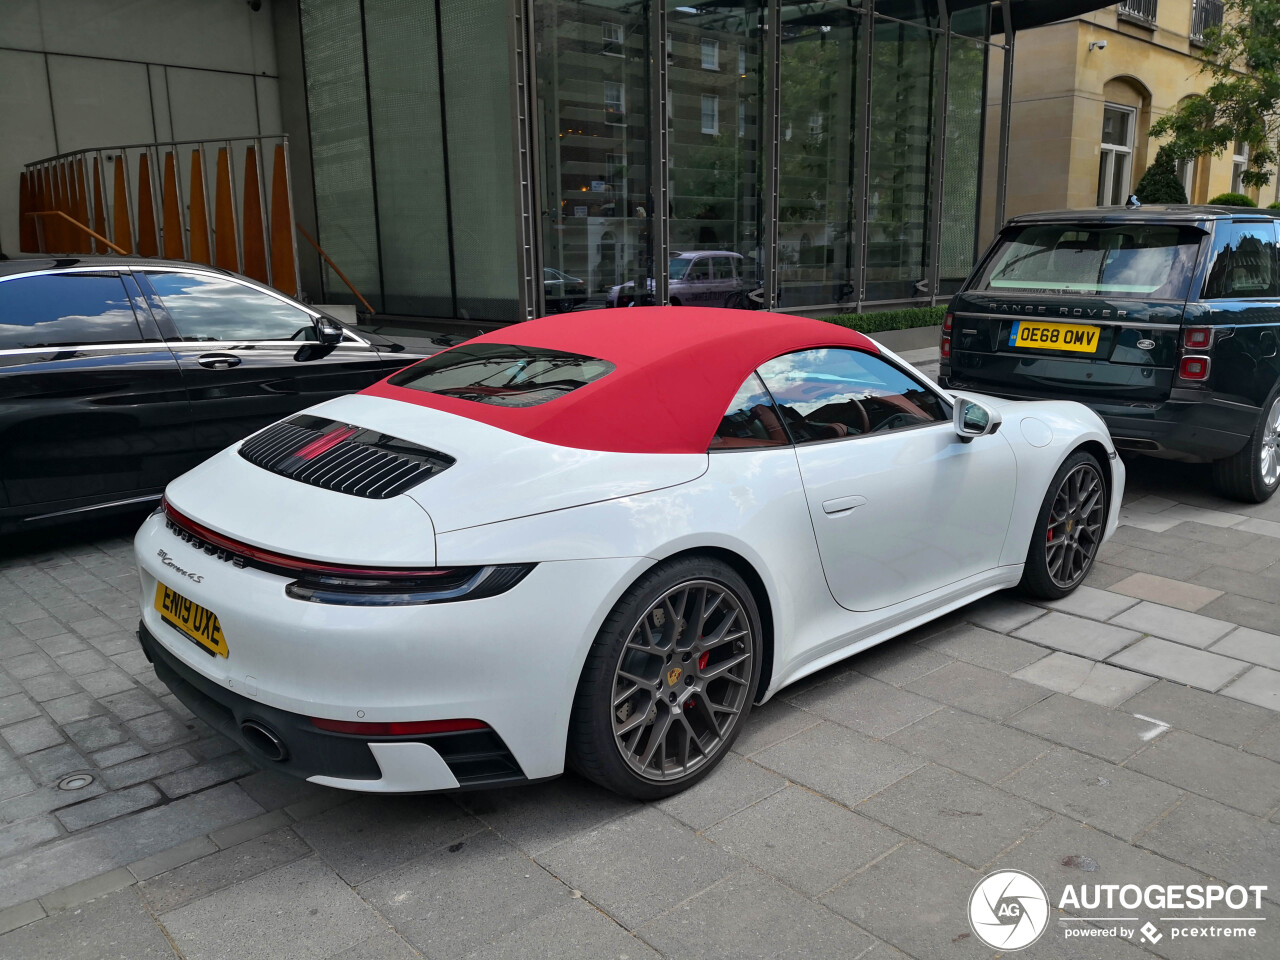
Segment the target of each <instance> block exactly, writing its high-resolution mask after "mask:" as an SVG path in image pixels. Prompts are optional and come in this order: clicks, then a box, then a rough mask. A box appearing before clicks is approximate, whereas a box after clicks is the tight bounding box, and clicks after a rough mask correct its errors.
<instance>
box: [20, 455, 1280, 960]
mask: <svg viewBox="0 0 1280 960" xmlns="http://www.w3.org/2000/svg"><path fill="white" fill-rule="evenodd" d="M1129 469H1130V474H1129V477H1130V481H1129V488H1128V491H1127V494H1126V498H1125V504H1124V508H1123V518H1124V519H1123V524H1124V525H1123V526H1122V527H1121V528H1120V532H1119V533H1118V535H1117V536H1116V537H1115V539H1114V540H1113V541H1112V542H1111V543H1109V544H1107V545H1106V547H1104V549H1103V551H1102V554H1101V556H1100V562H1099V563H1098V565H1097V567H1096V568H1095V571H1094V572H1093V574H1092V575H1091V576H1090V579H1089V581H1088V583H1087V585H1086V586H1084V587H1082V588H1081V589H1080V590H1079V591H1077V592H1076V593H1075V594H1073V595H1072V596H1071V597H1068V598H1066V599H1065V600H1062V601H1058V602H1055V603H1048V604H1042V603H1032V602H1028V601H1026V600H1024V599H1021V598H1019V597H1017V596H1014V595H1011V594H1001V595H997V596H994V597H991V598H988V599H986V600H983V601H981V602H979V603H975V604H973V605H971V606H969V607H967V608H965V609H963V610H960V611H957V612H956V613H954V614H951V615H949V616H947V617H945V618H943V619H942V620H939V621H936V622H934V623H932V624H929V625H927V626H925V627H922V628H920V629H917V630H915V631H913V632H911V633H910V634H908V635H906V636H903V637H901V638H898V639H896V640H893V641H890V642H889V643H886V644H884V645H881V646H880V647H877V648H874V649H872V650H870V651H867V652H866V653H864V654H861V655H859V656H857V657H854V658H852V659H850V660H847V661H845V662H843V663H840V664H837V665H835V666H833V667H831V668H829V669H827V670H825V671H823V672H822V673H820V674H818V675H816V676H814V677H811V678H808V679H807V680H805V681H804V682H802V683H799V684H797V685H795V686H794V687H792V688H790V689H787V690H784V691H782V692H781V693H780V694H779V695H778V696H777V697H776V698H775V699H774V700H773V701H771V702H770V703H768V704H766V705H765V706H764V707H762V708H759V709H758V710H757V711H756V712H755V713H754V714H753V716H752V717H751V719H750V721H749V723H748V724H747V727H746V729H745V731H744V733H743V735H742V737H741V738H740V739H739V741H738V742H737V744H735V750H734V752H733V753H732V754H731V755H730V756H729V757H728V758H727V759H726V761H725V763H724V764H723V765H722V766H721V768H720V769H719V770H717V771H716V773H715V774H714V775H713V776H712V777H710V778H709V779H708V780H706V781H705V782H703V783H702V784H699V785H698V786H696V787H694V788H693V789H691V790H689V791H687V792H686V793H684V794H681V795H680V796H677V797H674V798H671V799H669V800H666V801H663V802H661V803H657V804H650V805H642V804H636V803H632V802H629V801H625V800H621V799H619V798H618V797H615V796H613V795H610V794H607V793H605V792H604V791H601V790H599V789H597V788H595V787H593V786H591V785H589V784H587V783H584V782H583V781H581V780H579V779H577V778H575V777H573V776H566V777H564V778H561V779H560V780H557V781H553V782H550V783H544V784H538V785H534V786H531V787H527V788H522V789H513V790H505V791H489V792H477V793H467V794H461V795H457V796H451V797H409V798H379V797H363V796H354V795H350V794H345V793H342V792H338V791H332V790H328V789H325V788H321V787H315V786H313V785H310V784H306V783H302V782H298V781H294V780H291V779H288V778H284V777H281V776H279V775H277V774H274V773H271V772H269V771H262V770H257V769H256V768H254V767H253V766H252V764H251V763H250V762H249V760H248V758H247V757H245V756H244V755H243V754H241V753H240V752H239V751H238V750H237V749H236V748H235V747H234V746H233V745H232V744H230V743H229V742H227V741H225V740H224V739H222V738H221V737H219V736H217V735H216V734H214V733H213V732H212V731H211V730H209V729H208V728H206V727H205V726H204V725H203V724H202V723H200V722H199V721H197V720H195V719H194V718H193V717H191V716H190V714H189V713H188V712H187V711H186V710H184V709H183V708H182V706H181V705H180V704H179V703H177V702H176V701H175V700H174V698H173V697H172V696H170V695H169V694H168V692H167V690H166V689H165V687H164V686H163V684H161V683H160V682H159V681H158V680H157V679H156V677H155V675H154V673H153V672H152V670H151V668H150V667H149V665H148V664H147V663H146V661H145V658H143V657H141V655H140V653H139V651H138V647H137V643H136V640H135V638H134V636H133V630H134V627H135V624H136V618H137V613H136V609H137V598H136V592H137V576H136V573H135V570H134V567H133V563H132V559H131V556H130V542H129V535H130V533H131V530H132V528H133V527H134V526H136V523H137V518H136V517H127V518H124V519H122V520H118V521H103V522H99V523H97V524H95V525H93V526H88V525H86V526H85V527H83V528H78V529H76V530H54V531H48V532H45V533H41V534H39V535H38V536H37V535H34V534H32V535H26V536H24V537H22V538H14V539H11V540H10V541H7V542H5V543H3V544H0V960H4V958H10V957H12V958H22V960H27V958H39V957H49V958H59V960H62V958H99V957H102V958H105V957H121V956H123V957H130V958H133V957H185V958H205V957H209V958H213V957H235V958H237V960H253V958H257V957H262V958H279V957H290V958H292V957H306V958H317V960H318V958H339V957H341V958H349V960H354V958H358V957H378V958H401V957H404V958H408V957H419V956H425V957H430V958H441V960H444V958H455V957H475V958H489V957H492V958H498V957H566V958H573V957H582V958H593V960H594V958H603V957H621V956H626V957H630V958H642V957H725V958H739V957H752V956H798V957H799V956H803V957H840V958H856V957H864V958H868V960H876V958H881V957H884V958H888V957H902V956H907V957H914V958H916V960H934V958H937V957H943V956H947V957H950V956H956V957H970V956H972V957H982V956H992V955H993V951H990V950H986V949H984V948H982V947H981V945H980V944H979V943H978V941H977V940H976V939H975V938H974V937H973V936H972V934H971V932H970V929H969V925H968V921H967V918H966V912H965V904H966V903H967V899H968V896H969V893H970V891H971V890H972V888H973V886H974V884H975V883H976V882H977V881H978V880H979V879H980V878H981V877H982V876H983V875H985V874H986V873H988V872H990V871H992V870H994V869H997V868H1003V867H1011V868H1017V869H1022V870H1026V871H1027V872H1029V873H1031V874H1032V875H1033V876H1035V877H1036V878H1038V879H1039V880H1040V881H1041V882H1042V883H1043V884H1044V885H1045V886H1046V887H1047V888H1048V889H1049V891H1050V895H1051V896H1053V895H1054V894H1055V892H1057V891H1060V890H1061V889H1062V887H1063V886H1064V885H1065V884H1067V883H1075V884H1079V883H1093V882H1098V883H1112V882H1115V883H1128V882H1134V883H1139V884H1142V885H1147V884H1151V883H1206V882H1214V883H1239V884H1245V885H1248V884H1266V885H1267V888H1268V889H1267V891H1266V893H1265V894H1264V897H1263V900H1262V907H1261V909H1260V910H1259V911H1258V912H1257V913H1256V915H1257V916H1261V917H1266V918H1267V919H1266V920H1265V921H1259V922H1257V923H1255V924H1254V925H1255V926H1256V928H1257V931H1258V933H1257V936H1256V937H1253V938H1243V939H1232V940H1229V941H1228V940H1215V941H1214V942H1213V943H1212V945H1209V944H1207V943H1206V942H1201V941H1197V942H1196V943H1195V944H1194V945H1188V944H1187V943H1186V942H1184V941H1181V940H1175V939H1174V938H1173V937H1172V936H1171V935H1166V936H1162V938H1161V939H1160V940H1159V941H1157V942H1154V943H1153V942H1147V941H1141V940H1140V939H1139V937H1138V936H1137V935H1136V934H1135V935H1134V936H1133V937H1131V938H1130V939H1129V940H1128V941H1127V942H1117V941H1114V940H1113V941H1109V942H1107V943H1105V944H1100V943H1099V942H1098V941H1096V940H1083V939H1075V940H1070V939H1068V938H1067V937H1066V936H1065V930H1066V929H1068V928H1075V927H1080V926H1081V925H1082V924H1081V923H1080V921H1079V918H1080V917H1081V916H1088V915H1089V912H1088V911H1081V910H1068V911H1067V912H1066V913H1061V912H1059V911H1056V910H1055V911H1054V914H1053V916H1054V919H1053V920H1052V922H1051V927H1050V929H1049V931H1048V933H1047V934H1046V935H1045V937H1043V938H1042V939H1041V940H1040V941H1039V942H1037V943H1036V944H1035V945H1033V946H1032V947H1031V948H1029V949H1028V950H1026V951H1025V953H1023V954H1022V955H1023V956H1026V957H1028V958H1033V960H1034V958H1039V957H1052V958H1057V957H1080V958H1093V957H1098V958H1111V957H1121V958H1127V957H1151V956H1153V955H1154V956H1159V957H1167V958H1171V960H1172V958H1182V957H1196V958H1211V957H1219V956H1221V957H1239V958H1247V957H1258V958H1263V957H1265V958H1270V960H1274V958H1275V957H1277V956H1280V605H1278V603H1277V601H1280V498H1277V499H1276V500H1275V501H1273V502H1272V503H1269V504H1263V505H1259V506H1249V505H1242V504H1236V503H1228V502H1226V501H1223V500H1221V499H1219V498H1217V497H1216V496H1214V495H1213V494H1212V492H1210V491H1209V488H1208V485H1207V475H1206V471H1205V470H1203V469H1200V468H1195V467H1185V466H1181V465H1176V464H1156V463H1150V462H1143V461H1132V462H1130V464H1129ZM76 775H86V776H87V777H89V778H91V779H90V780H88V782H87V784H86V785H84V786H82V787H80V788H79V789H70V790H69V789H61V788H60V787H59V784H60V783H64V782H65V781H66V778H68V777H75V776H76ZM1142 912H1144V914H1145V915H1148V918H1150V919H1154V920H1156V921H1157V927H1159V926H1160V925H1161V924H1160V922H1159V915H1160V914H1161V913H1163V914H1164V915H1166V916H1167V915H1168V911H1149V910H1147V911H1142ZM1130 926H1137V924H1132V925H1130ZM1169 926H1170V925H1169V924H1168V923H1165V924H1164V927H1165V928H1166V932H1168V928H1169Z"/></svg>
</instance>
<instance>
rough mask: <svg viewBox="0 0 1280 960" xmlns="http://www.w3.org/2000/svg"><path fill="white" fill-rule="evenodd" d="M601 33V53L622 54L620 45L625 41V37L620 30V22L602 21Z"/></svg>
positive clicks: (616, 55) (617, 55)
mask: <svg viewBox="0 0 1280 960" xmlns="http://www.w3.org/2000/svg"><path fill="white" fill-rule="evenodd" d="M600 33H601V41H602V45H601V49H600V52H601V53H607V54H609V56H611V57H620V56H622V52H623V51H622V45H623V44H624V43H625V42H626V38H625V36H624V34H623V32H622V24H620V23H602V24H601V25H600Z"/></svg>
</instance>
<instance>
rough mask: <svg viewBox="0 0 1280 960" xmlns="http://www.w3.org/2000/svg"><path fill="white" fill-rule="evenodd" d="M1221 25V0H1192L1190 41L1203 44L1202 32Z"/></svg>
mask: <svg viewBox="0 0 1280 960" xmlns="http://www.w3.org/2000/svg"><path fill="white" fill-rule="evenodd" d="M1220 26H1222V0H1194V3H1193V4H1192V8H1191V42H1192V43H1196V44H1199V45H1201V46H1203V45H1204V33H1205V31H1206V30H1208V29H1209V28H1210V27H1220Z"/></svg>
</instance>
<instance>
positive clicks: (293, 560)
mask: <svg viewBox="0 0 1280 960" xmlns="http://www.w3.org/2000/svg"><path fill="white" fill-rule="evenodd" d="M163 507H164V514H165V516H166V517H168V519H169V520H170V521H172V522H173V523H174V525H176V526H178V527H180V528H182V529H183V530H185V531H187V533H189V534H191V535H192V536H193V537H197V538H198V539H200V540H203V541H205V542H206V543H208V544H210V545H212V546H214V547H217V548H219V549H222V550H225V551H227V552H228V553H233V554H238V555H239V556H242V557H244V558H245V559H246V560H250V561H253V562H255V563H260V564H264V565H266V566H271V567H280V568H283V569H285V570H289V571H297V572H298V573H321V574H326V575H328V576H333V577H342V576H353V577H382V578H391V577H412V578H414V579H421V578H423V577H439V576H444V575H446V574H452V573H455V572H456V571H454V570H452V569H449V568H435V569H427V570H423V569H406V568H404V567H392V568H383V567H360V566H338V565H335V564H331V563H321V562H319V561H316V560H303V559H300V558H299V557H289V556H286V555H284V554H282V553H274V552H272V551H270V550H263V549H262V548H260V547H251V546H250V545H249V544H247V543H242V542H241V541H239V540H233V539H231V538H230V537H226V536H223V535H222V534H220V533H217V532H216V531H213V530H210V529H209V528H208V527H206V526H204V525H203V524H201V523H197V522H196V521H194V520H192V519H191V518H190V517H188V516H186V515H185V514H182V513H180V512H179V511H178V510H176V509H174V506H173V504H171V503H170V502H169V501H168V500H167V499H166V500H165V501H163Z"/></svg>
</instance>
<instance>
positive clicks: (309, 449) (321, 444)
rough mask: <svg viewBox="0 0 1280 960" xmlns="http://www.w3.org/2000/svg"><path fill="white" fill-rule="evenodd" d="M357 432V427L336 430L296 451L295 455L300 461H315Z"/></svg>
mask: <svg viewBox="0 0 1280 960" xmlns="http://www.w3.org/2000/svg"><path fill="white" fill-rule="evenodd" d="M355 432H356V428H355V427H343V428H342V429H341V430H334V431H333V432H332V433H326V434H325V435H324V436H322V437H319V438H317V439H315V440H312V441H311V442H310V443H308V444H307V445H306V446H305V447H303V448H302V449H301V450H298V451H296V452H295V453H294V454H293V455H294V456H295V457H297V458H298V459H299V460H314V459H315V458H316V457H318V456H320V454H322V453H324V452H325V451H326V450H332V449H333V448H334V447H336V446H337V445H338V444H340V443H341V442H342V441H343V440H345V439H347V437H350V436H352V435H353V434H354V433H355Z"/></svg>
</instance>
